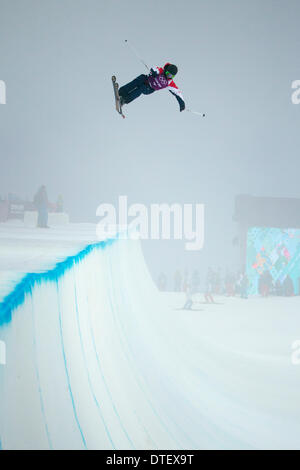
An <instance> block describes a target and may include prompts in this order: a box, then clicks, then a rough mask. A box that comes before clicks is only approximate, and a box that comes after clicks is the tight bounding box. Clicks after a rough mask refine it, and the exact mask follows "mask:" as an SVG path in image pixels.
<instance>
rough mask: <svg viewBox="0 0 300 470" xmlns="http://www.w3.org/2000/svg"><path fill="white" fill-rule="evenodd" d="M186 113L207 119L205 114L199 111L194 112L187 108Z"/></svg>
mask: <svg viewBox="0 0 300 470" xmlns="http://www.w3.org/2000/svg"><path fill="white" fill-rule="evenodd" d="M186 111H188V112H189V113H193V114H197V115H198V116H201V117H205V116H206V115H205V113H199V112H198V111H193V110H192V109H189V108H186Z"/></svg>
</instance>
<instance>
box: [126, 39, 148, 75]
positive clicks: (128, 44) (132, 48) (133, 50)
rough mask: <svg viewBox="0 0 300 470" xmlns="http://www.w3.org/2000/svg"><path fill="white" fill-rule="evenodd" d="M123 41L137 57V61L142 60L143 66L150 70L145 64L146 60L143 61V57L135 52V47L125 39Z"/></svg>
mask: <svg viewBox="0 0 300 470" xmlns="http://www.w3.org/2000/svg"><path fill="white" fill-rule="evenodd" d="M125 43H126V44H127V46H129V47H130V49H131V51H132V52H133V54H134V55H135V56H136V57H137V58H138V59H139V61H141V62H142V64H144V66H145V67H146V69H147V70H148V71H149V72H150V69H149V67H148V65H147V64H146V62H144V61H143V59H142V58H141V57H140V56H139V54H138V53H137V51H136V49H135V48H134V47H133V46H132V45H131V44H130V42H129V41H128V40H127V39H125Z"/></svg>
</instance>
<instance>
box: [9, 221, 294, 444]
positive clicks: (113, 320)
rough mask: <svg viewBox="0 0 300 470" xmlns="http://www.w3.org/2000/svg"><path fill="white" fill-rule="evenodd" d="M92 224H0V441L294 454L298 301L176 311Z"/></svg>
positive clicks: (175, 302)
mask: <svg viewBox="0 0 300 470" xmlns="http://www.w3.org/2000/svg"><path fill="white" fill-rule="evenodd" d="M95 233H96V232H95V227H94V226H82V225H81V226H79V225H76V226H70V227H68V228H64V229H63V228H60V229H59V228H57V229H51V230H45V231H43V230H32V229H31V230H29V229H24V228H22V226H7V225H6V226H5V227H3V226H0V243H1V256H0V267H1V299H2V303H1V305H0V340H2V341H5V344H6V359H7V362H6V365H0V448H1V447H2V448H3V449H48V448H50V449H85V448H87V449H147V448H149V449H248V448H250V449H251V448H258V449H259V448H268V449H279V448H280V449H288V448H297V449H299V448H300V442H299V436H300V404H299V390H300V366H296V365H293V364H292V361H291V353H292V349H291V345H292V343H293V342H294V341H295V340H297V339H300V298H299V297H295V298H289V299H286V298H267V299H260V298H251V299H249V300H244V299H238V298H224V297H220V298H218V299H217V301H218V302H219V303H217V304H215V305H207V304H204V303H203V298H202V296H200V295H199V296H198V298H197V297H196V300H197V301H198V303H195V305H194V309H195V310H193V311H184V310H181V309H180V308H181V306H182V305H183V304H184V300H185V298H184V295H183V294H180V293H179V294H175V293H160V292H158V291H157V289H156V287H155V286H154V284H153V282H152V279H151V277H150V275H149V273H148V270H147V268H146V266H145V262H144V259H143V255H142V252H141V247H140V244H139V242H138V241H132V240H120V239H117V240H113V241H104V242H100V243H99V241H98V242H97V240H96V236H95ZM28 273H29V274H28Z"/></svg>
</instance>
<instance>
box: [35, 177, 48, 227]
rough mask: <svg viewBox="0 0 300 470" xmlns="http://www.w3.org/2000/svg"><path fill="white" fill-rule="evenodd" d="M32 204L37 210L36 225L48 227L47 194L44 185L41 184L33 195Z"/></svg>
mask: <svg viewBox="0 0 300 470" xmlns="http://www.w3.org/2000/svg"><path fill="white" fill-rule="evenodd" d="M34 205H35V207H36V208H37V211H38V221H37V226H38V227H40V228H49V227H48V196H47V191H46V186H44V185H43V186H41V187H40V188H39V190H38V191H37V193H36V194H35V196H34Z"/></svg>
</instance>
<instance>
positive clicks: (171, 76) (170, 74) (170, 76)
mask: <svg viewBox="0 0 300 470" xmlns="http://www.w3.org/2000/svg"><path fill="white" fill-rule="evenodd" d="M166 76H167V77H168V78H174V77H175V75H173V74H172V73H170V72H166Z"/></svg>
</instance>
